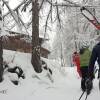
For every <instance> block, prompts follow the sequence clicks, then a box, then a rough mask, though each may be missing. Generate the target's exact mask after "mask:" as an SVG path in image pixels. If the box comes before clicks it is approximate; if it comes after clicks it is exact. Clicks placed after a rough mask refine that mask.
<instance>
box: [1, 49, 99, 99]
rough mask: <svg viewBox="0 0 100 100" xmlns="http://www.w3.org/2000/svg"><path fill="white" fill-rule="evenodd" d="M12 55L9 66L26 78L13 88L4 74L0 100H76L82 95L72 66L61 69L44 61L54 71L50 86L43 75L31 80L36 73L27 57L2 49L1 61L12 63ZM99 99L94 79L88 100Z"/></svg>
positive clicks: (96, 81)
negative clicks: (2, 56) (20, 71)
mask: <svg viewBox="0 0 100 100" xmlns="http://www.w3.org/2000/svg"><path fill="white" fill-rule="evenodd" d="M14 54H15V59H14V62H13V64H12V66H13V65H18V66H21V68H22V69H23V70H24V73H25V75H26V78H25V79H20V84H19V85H18V86H16V85H14V84H13V83H12V82H11V81H10V77H8V74H7V73H5V75H4V81H3V82H2V83H0V100H78V98H79V96H80V95H81V93H82V92H81V90H80V78H79V77H78V75H77V73H76V69H75V67H73V68H72V67H65V68H63V69H61V67H60V65H59V63H58V62H56V61H52V60H47V59H45V61H46V62H47V64H48V66H49V67H50V68H51V69H52V71H53V75H52V78H53V80H54V82H53V83H52V82H51V81H50V80H49V79H48V78H47V77H46V76H43V75H44V74H41V75H40V76H42V77H41V79H38V78H36V77H34V75H37V74H36V73H35V72H34V71H33V68H32V66H31V63H30V59H31V55H30V54H25V53H19V52H17V53H16V52H12V51H6V50H4V60H5V61H7V62H9V63H11V60H12V59H13V56H14ZM44 73H46V72H44ZM12 76H13V75H12ZM3 90H4V91H3ZM5 90H6V91H5ZM3 92H5V93H3ZM99 98H100V91H99V89H98V80H96V79H95V81H94V89H93V90H92V93H91V94H90V95H89V97H88V100H99ZM82 100H84V97H83V99H82Z"/></svg>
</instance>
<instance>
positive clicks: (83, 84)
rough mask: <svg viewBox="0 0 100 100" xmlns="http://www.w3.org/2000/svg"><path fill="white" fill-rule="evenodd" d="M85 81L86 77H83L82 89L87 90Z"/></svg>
mask: <svg viewBox="0 0 100 100" xmlns="http://www.w3.org/2000/svg"><path fill="white" fill-rule="evenodd" d="M85 82H86V79H83V78H82V80H81V89H82V91H85V90H86V85H85Z"/></svg>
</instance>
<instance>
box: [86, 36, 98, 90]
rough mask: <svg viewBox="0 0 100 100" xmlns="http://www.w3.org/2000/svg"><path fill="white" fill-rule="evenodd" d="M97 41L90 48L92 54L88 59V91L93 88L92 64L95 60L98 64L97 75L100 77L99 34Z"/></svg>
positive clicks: (93, 64)
mask: <svg viewBox="0 0 100 100" xmlns="http://www.w3.org/2000/svg"><path fill="white" fill-rule="evenodd" d="M97 40H98V41H99V42H98V43H97V44H96V45H95V46H94V47H93V50H92V54H91V57H90V61H89V66H88V80H87V86H88V91H89V92H90V91H91V90H92V88H93V79H94V78H95V76H94V70H95V68H94V66H95V62H96V61H97V63H98V65H99V72H98V77H100V36H99V37H98V38H97Z"/></svg>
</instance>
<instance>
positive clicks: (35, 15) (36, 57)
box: [31, 0, 42, 73]
mask: <svg viewBox="0 0 100 100" xmlns="http://www.w3.org/2000/svg"><path fill="white" fill-rule="evenodd" d="M31 62H32V65H33V68H34V70H35V71H36V72H37V73H40V72H42V68H41V60H40V44H39V4H38V0H33V1H32V60H31Z"/></svg>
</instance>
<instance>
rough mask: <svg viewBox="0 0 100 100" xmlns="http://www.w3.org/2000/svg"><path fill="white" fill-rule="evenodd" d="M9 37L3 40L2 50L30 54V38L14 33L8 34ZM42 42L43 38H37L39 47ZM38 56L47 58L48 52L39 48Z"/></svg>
mask: <svg viewBox="0 0 100 100" xmlns="http://www.w3.org/2000/svg"><path fill="white" fill-rule="evenodd" d="M9 33H10V35H9V36H7V37H6V38H4V39H3V48H4V49H7V50H14V51H20V52H25V53H31V52H32V43H31V40H32V39H31V37H29V36H28V35H26V34H19V33H15V32H9ZM43 42H44V39H43V38H39V43H40V46H41V45H42V43H43ZM40 54H41V56H42V57H45V58H48V54H50V51H49V50H47V49H46V48H43V47H41V49H40Z"/></svg>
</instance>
